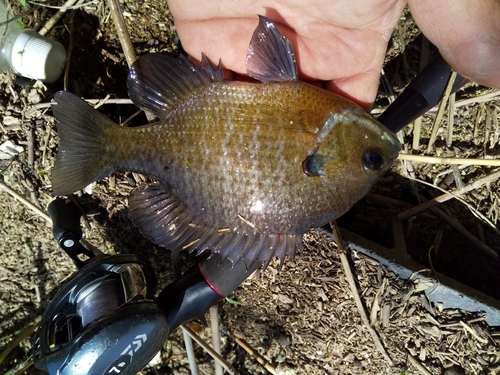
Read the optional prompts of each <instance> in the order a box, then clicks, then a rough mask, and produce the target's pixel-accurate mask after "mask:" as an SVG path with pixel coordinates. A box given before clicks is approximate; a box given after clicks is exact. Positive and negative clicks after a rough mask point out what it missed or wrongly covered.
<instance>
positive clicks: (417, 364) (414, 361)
mask: <svg viewBox="0 0 500 375" xmlns="http://www.w3.org/2000/svg"><path fill="white" fill-rule="evenodd" d="M408 359H409V360H410V363H411V364H412V365H413V366H415V367H416V368H417V370H418V371H420V373H421V374H422V375H432V373H431V372H430V371H429V370H427V369H426V368H425V367H424V365H422V364H421V363H420V362H419V361H417V359H416V358H415V357H413V356H412V355H411V354H410V353H408Z"/></svg>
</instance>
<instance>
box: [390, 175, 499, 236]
mask: <svg viewBox="0 0 500 375" xmlns="http://www.w3.org/2000/svg"><path fill="white" fill-rule="evenodd" d="M493 175H495V174H491V175H490V178H491V176H493ZM408 178H409V179H410V180H412V181H416V182H419V183H421V184H424V185H427V186H430V187H432V188H434V189H437V190H441V191H442V192H443V193H445V194H451V195H453V198H455V199H457V200H458V201H460V202H461V203H462V204H464V205H465V206H466V207H467V208H468V209H469V210H470V211H471V212H472V213H473V214H474V215H475V216H476V217H478V218H480V219H481V220H482V221H484V222H485V223H487V224H488V225H489V226H490V227H491V228H492V229H493V230H494V231H495V232H496V233H497V234H498V235H500V230H498V228H497V227H496V226H495V224H493V223H492V222H491V220H489V219H488V218H486V217H485V216H484V215H483V214H482V213H481V212H479V211H478V210H477V209H476V208H474V207H472V206H471V205H470V204H469V203H468V202H466V201H465V200H464V199H462V198H461V197H460V195H458V194H457V192H451V193H450V192H447V191H446V190H444V189H442V188H440V187H439V186H436V185H433V184H430V183H428V182H426V181H423V180H419V179H418V178H413V177H408ZM484 179H485V183H487V182H488V180H489V178H486V177H485V178H484ZM490 181H493V179H491V180H490ZM478 182H479V184H478V185H477V186H476V187H479V186H480V181H479V180H478V181H476V182H474V183H473V184H472V185H474V184H475V183H478ZM464 189H465V188H464ZM471 190H472V189H471ZM463 192H465V191H464V190H462V193H463ZM415 196H417V197H418V194H415ZM438 198H439V197H436V198H435V199H438ZM430 206H432V205H430ZM398 218H399V216H398Z"/></svg>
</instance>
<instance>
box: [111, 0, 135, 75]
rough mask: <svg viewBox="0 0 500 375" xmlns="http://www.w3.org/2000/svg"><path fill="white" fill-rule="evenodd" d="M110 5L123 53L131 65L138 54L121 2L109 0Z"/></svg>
mask: <svg viewBox="0 0 500 375" xmlns="http://www.w3.org/2000/svg"><path fill="white" fill-rule="evenodd" d="M108 6H109V10H110V12H111V16H112V17H113V21H114V23H115V27H116V33H117V34H118V39H119V40H120V44H121V45H122V49H123V53H124V54H125V59H126V60H127V64H128V66H129V67H130V66H131V65H132V64H133V63H134V62H135V60H137V56H136V54H135V50H134V46H133V45H132V41H131V40H130V35H129V33H128V30H127V26H126V25H125V20H124V19H123V13H122V11H121V9H120V4H119V2H118V0H108Z"/></svg>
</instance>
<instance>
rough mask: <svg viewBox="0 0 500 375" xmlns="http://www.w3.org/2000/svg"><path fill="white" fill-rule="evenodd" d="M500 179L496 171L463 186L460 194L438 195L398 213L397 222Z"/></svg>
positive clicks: (499, 172) (498, 172) (499, 173)
mask: <svg viewBox="0 0 500 375" xmlns="http://www.w3.org/2000/svg"><path fill="white" fill-rule="evenodd" d="M499 178H500V171H497V172H494V173H491V174H489V175H486V176H484V177H482V178H480V179H478V180H476V181H474V182H473V183H471V184H467V185H465V186H464V187H463V188H462V190H461V191H460V193H458V192H451V193H446V194H443V195H440V196H438V197H436V198H434V199H431V200H429V201H427V202H425V203H422V204H421V205H418V206H417V207H413V208H411V209H409V210H407V211H404V212H402V213H400V214H399V215H398V219H399V220H403V219H406V218H408V217H410V216H414V215H416V214H418V213H419V212H422V211H424V210H426V209H428V208H430V207H433V206H435V205H437V204H438V203H443V202H446V201H448V200H450V199H452V198H456V197H457V195H456V194H457V193H458V195H462V194H465V193H468V192H469V191H471V190H474V189H478V188H480V187H481V186H483V185H484V184H487V183H489V182H492V181H495V180H498V179H499Z"/></svg>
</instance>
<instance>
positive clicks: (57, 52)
mask: <svg viewBox="0 0 500 375" xmlns="http://www.w3.org/2000/svg"><path fill="white" fill-rule="evenodd" d="M11 56H12V70H13V71H14V73H16V74H19V75H22V76H24V77H28V78H32V79H39V80H41V81H43V82H48V83H50V82H54V81H57V79H58V78H59V77H60V76H61V74H62V72H63V70H64V62H65V60H66V50H65V49H64V47H63V46H62V44H61V43H59V42H56V41H55V40H52V39H49V38H46V37H44V36H41V35H40V34H38V33H37V32H35V31H33V30H25V31H23V32H22V33H21V34H19V36H18V37H17V38H16V41H15V42H14V46H13V49H12V55H11Z"/></svg>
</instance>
